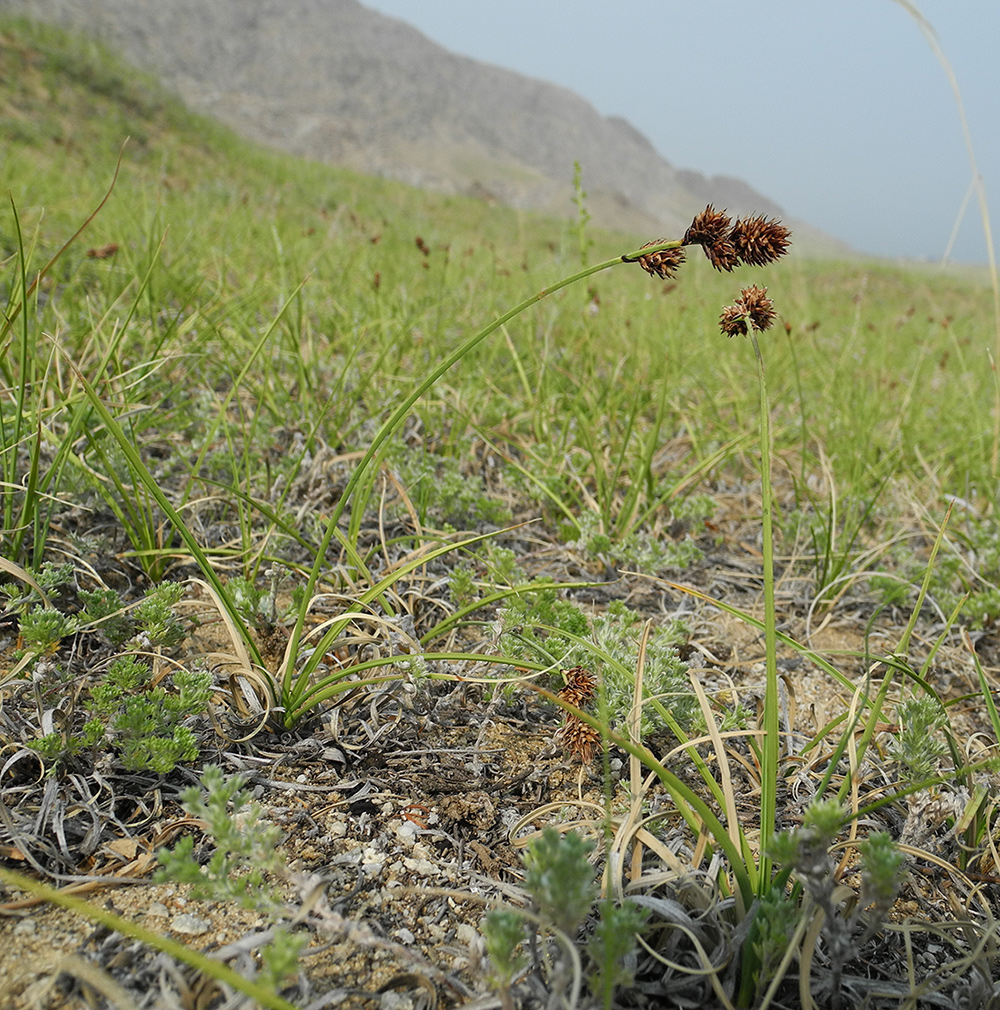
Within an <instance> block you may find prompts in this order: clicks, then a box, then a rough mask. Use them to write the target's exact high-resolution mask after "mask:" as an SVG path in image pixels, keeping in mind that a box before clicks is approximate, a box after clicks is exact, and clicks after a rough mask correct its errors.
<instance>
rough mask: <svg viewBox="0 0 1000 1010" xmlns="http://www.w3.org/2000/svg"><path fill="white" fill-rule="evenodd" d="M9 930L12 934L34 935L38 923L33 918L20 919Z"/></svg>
mask: <svg viewBox="0 0 1000 1010" xmlns="http://www.w3.org/2000/svg"><path fill="white" fill-rule="evenodd" d="M11 932H12V933H13V934H14V936H34V935H35V934H36V933H37V932H38V924H37V923H36V922H35V920H34V919H21V920H20V921H19V922H18V923H16V925H15V926H14V928H13V929H12V930H11Z"/></svg>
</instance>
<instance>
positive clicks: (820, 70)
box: [363, 0, 1000, 262]
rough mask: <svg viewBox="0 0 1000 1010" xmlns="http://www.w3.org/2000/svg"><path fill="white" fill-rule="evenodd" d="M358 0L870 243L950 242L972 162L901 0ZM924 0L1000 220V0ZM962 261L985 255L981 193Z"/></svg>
mask: <svg viewBox="0 0 1000 1010" xmlns="http://www.w3.org/2000/svg"><path fill="white" fill-rule="evenodd" d="M363 2H364V3H365V5H366V6H368V7H371V8H373V9H375V10H377V11H381V12H382V13H383V14H388V15H391V16H392V17H396V18H400V19H401V20H404V21H407V22H409V23H410V24H412V25H413V26H415V27H416V28H418V29H420V31H422V32H423V33H424V34H425V35H427V36H428V37H429V38H431V39H433V40H434V41H435V42H438V43H440V44H442V45H444V46H445V47H447V48H448V49H451V50H452V51H453V52H457V53H462V54H464V55H467V56H472V57H474V58H475V59H478V60H484V61H486V62H488V63H494V64H497V65H499V66H503V67H508V68H510V69H511V70H517V71H519V72H521V73H525V74H529V75H531V76H533V77H540V78H543V79H545V80H548V81H553V82H554V83H556V84H561V85H564V86H565V87H568V88H571V89H572V90H574V91H576V92H578V93H579V94H580V95H582V96H583V97H584V98H586V99H587V100H588V101H590V102H591V103H592V104H593V105H595V106H596V107H597V109H598V110H599V111H600V112H602V113H604V114H606V115H612V114H613V115H620V116H624V117H625V118H626V119H628V120H629V121H630V122H631V123H632V124H633V125H634V126H636V127H637V128H638V129H639V130H641V131H642V132H643V133H644V134H645V135H646V136H647V137H648V138H649V139H650V140H651V141H652V143H653V144H654V146H655V147H656V149H657V150H658V151H659V152H660V154H662V155H663V156H664V157H665V158H666V159H667V160H668V161H669V162H671V163H672V164H674V165H676V166H678V167H680V168H692V169H697V170H698V171H700V172H703V173H705V174H706V175H718V174H723V175H735V176H739V177H741V178H743V179H746V181H747V182H749V183H750V184H751V185H752V186H754V187H755V188H756V189H758V190H759V191H760V192H762V193H764V194H765V195H766V196H768V197H770V198H771V199H773V200H774V201H775V202H776V203H778V204H779V205H780V206H782V207H783V208H784V209H785V211H786V213H788V214H790V215H792V216H794V217H798V218H802V219H803V220H806V221H808V222H810V223H811V224H814V225H817V226H819V227H820V228H823V229H824V230H826V231H828V232H830V233H831V234H833V235H836V236H837V237H838V238H841V239H844V240H845V241H847V242H849V243H850V244H851V245H853V246H854V247H855V248H856V249H859V250H861V251H863V252H868V253H875V254H877V255H884V256H911V257H926V258H930V259H940V258H941V257H942V256H943V255H944V253H945V251H946V250H947V248H948V245H949V241H950V239H951V235H952V230H953V228H954V227H955V224H956V221H957V220H958V217H959V212H960V210H961V208H962V204H963V202H964V201H965V199H966V194H967V192H968V190H969V184H970V182H971V179H972V171H971V168H970V164H969V157H968V154H967V150H966V146H965V141H964V139H963V134H962V129H961V124H960V120H959V116H958V111H957V106H956V103H955V99H954V96H953V93H952V90H951V87H950V85H949V83H948V78H947V76H946V74H945V71H944V70H943V69H942V67H941V65H940V64H939V63H938V61H937V59H936V58H935V56H934V54H933V52H932V50H931V47H930V46H929V45H928V43H927V41H926V40H925V38H924V36H923V34H922V33H921V31H920V29H919V27H918V25H917V23H916V22H915V21H914V20H913V18H912V17H911V16H910V15H909V14H908V13H907V12H906V11H905V10H904V9H903V7H901V6H900V5H899V4H898V3H895V2H894V0H757V2H748V0H642V2H640V0H504V2H503V3H497V2H495V0H492V2H489V3H487V2H484V0H423V2H421V0H363ZM916 6H917V7H918V8H919V10H920V11H921V12H922V13H923V15H924V16H925V17H926V18H927V20H928V21H929V22H930V23H931V24H932V25H933V27H934V29H935V30H936V32H937V35H938V38H939V41H940V44H941V47H942V49H943V51H944V54H945V56H946V57H947V58H948V60H949V61H950V63H951V65H952V69H953V70H954V72H955V76H956V79H957V81H958V86H959V88H960V89H961V92H962V99H963V102H964V104H965V111H966V116H967V118H968V123H969V129H970V132H971V136H972V143H973V148H974V150H975V155H976V160H977V163H978V167H979V172H980V174H981V175H982V177H983V179H984V182H985V187H986V196H987V199H988V200H989V199H990V198H991V197H992V199H993V201H994V204H995V206H994V207H993V211H994V222H993V224H994V227H995V228H996V229H997V230H998V233H1000V198H998V194H1000V0H916ZM584 187H585V188H586V166H584ZM997 240H998V242H1000V234H998V236H997ZM951 258H952V259H957V260H964V261H977V262H984V261H985V259H986V242H985V239H984V237H983V226H982V221H981V218H980V214H979V210H978V203H977V200H976V198H975V196H974V195H973V196H972V198H971V199H970V201H969V204H968V207H967V209H966V212H965V216H964V218H963V221H962V224H961V227H960V229H959V232H958V237H957V240H956V242H955V245H954V248H953V252H952V257H951Z"/></svg>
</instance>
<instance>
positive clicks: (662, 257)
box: [636, 238, 684, 281]
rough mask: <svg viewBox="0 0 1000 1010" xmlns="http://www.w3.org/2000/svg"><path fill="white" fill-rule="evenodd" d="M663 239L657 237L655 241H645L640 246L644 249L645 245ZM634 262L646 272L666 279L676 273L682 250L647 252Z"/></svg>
mask: <svg viewBox="0 0 1000 1010" xmlns="http://www.w3.org/2000/svg"><path fill="white" fill-rule="evenodd" d="M665 241H666V239H662V238H658V239H656V241H655V242H647V243H646V245H644V246H643V247H642V248H643V249H645V248H646V247H647V246H651V245H659V244H660V243H661V242H665ZM636 262H637V263H638V264H639V266H641V267H642V269H643V270H645V271H646V273H649V274H652V275H653V276H654V277H660V278H662V279H663V280H665V281H667V280H670V278H671V277H673V276H674V274H676V273H677V268H678V267H679V266H680V265H681V264H682V263H683V262H684V250H683V249H661V250H660V251H659V252H654V253H647V254H646V255H645V256H640V257H639V258H638V259H637V260H636Z"/></svg>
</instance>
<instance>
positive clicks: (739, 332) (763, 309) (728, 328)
mask: <svg viewBox="0 0 1000 1010" xmlns="http://www.w3.org/2000/svg"><path fill="white" fill-rule="evenodd" d="M774 318H775V311H774V302H772V301H771V299H770V298H768V297H767V288H759V287H757V285H756V284H752V285H751V286H750V287H748V288H744V289H743V290H742V291H741V292H740V297H739V298H737V299H736V301H735V302H734V303H733V304H732V305H727V306H726V307H725V308H724V309H723V310H722V315H720V316H719V329H720V330H722V332H723V333H725V335H726V336H727V337H735V336H741V337H745V336H746V335H747V333H748V332H749V331H748V327H747V323H748V322H749V324H750V326H752V327H753V328H754V329H755V330H757V331H758V332H760V333H762V332H763V331H764V330H769V329H770V328H771V325H772V324H773V323H774Z"/></svg>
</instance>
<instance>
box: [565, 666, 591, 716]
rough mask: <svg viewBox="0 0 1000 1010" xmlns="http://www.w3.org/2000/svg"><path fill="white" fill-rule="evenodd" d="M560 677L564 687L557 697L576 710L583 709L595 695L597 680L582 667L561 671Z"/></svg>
mask: <svg viewBox="0 0 1000 1010" xmlns="http://www.w3.org/2000/svg"><path fill="white" fill-rule="evenodd" d="M562 675H563V678H564V679H565V681H566V686H565V687H564V688H563V689H562V690H561V691H560V692H559V697H560V698H562V699H563V701H568V702H569V703H570V704H571V705H576V707H577V708H584V707H585V706H586V704H587V703H588V702H589V701H591V700H592V699H593V697H594V695H595V694H596V693H597V678H596V677H595V676H594V675H593V674H592V673H591V672H590V670H588V669H586V668H585V667H582V666H573V667H570V668H569V669H568V670H563V671H562Z"/></svg>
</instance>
